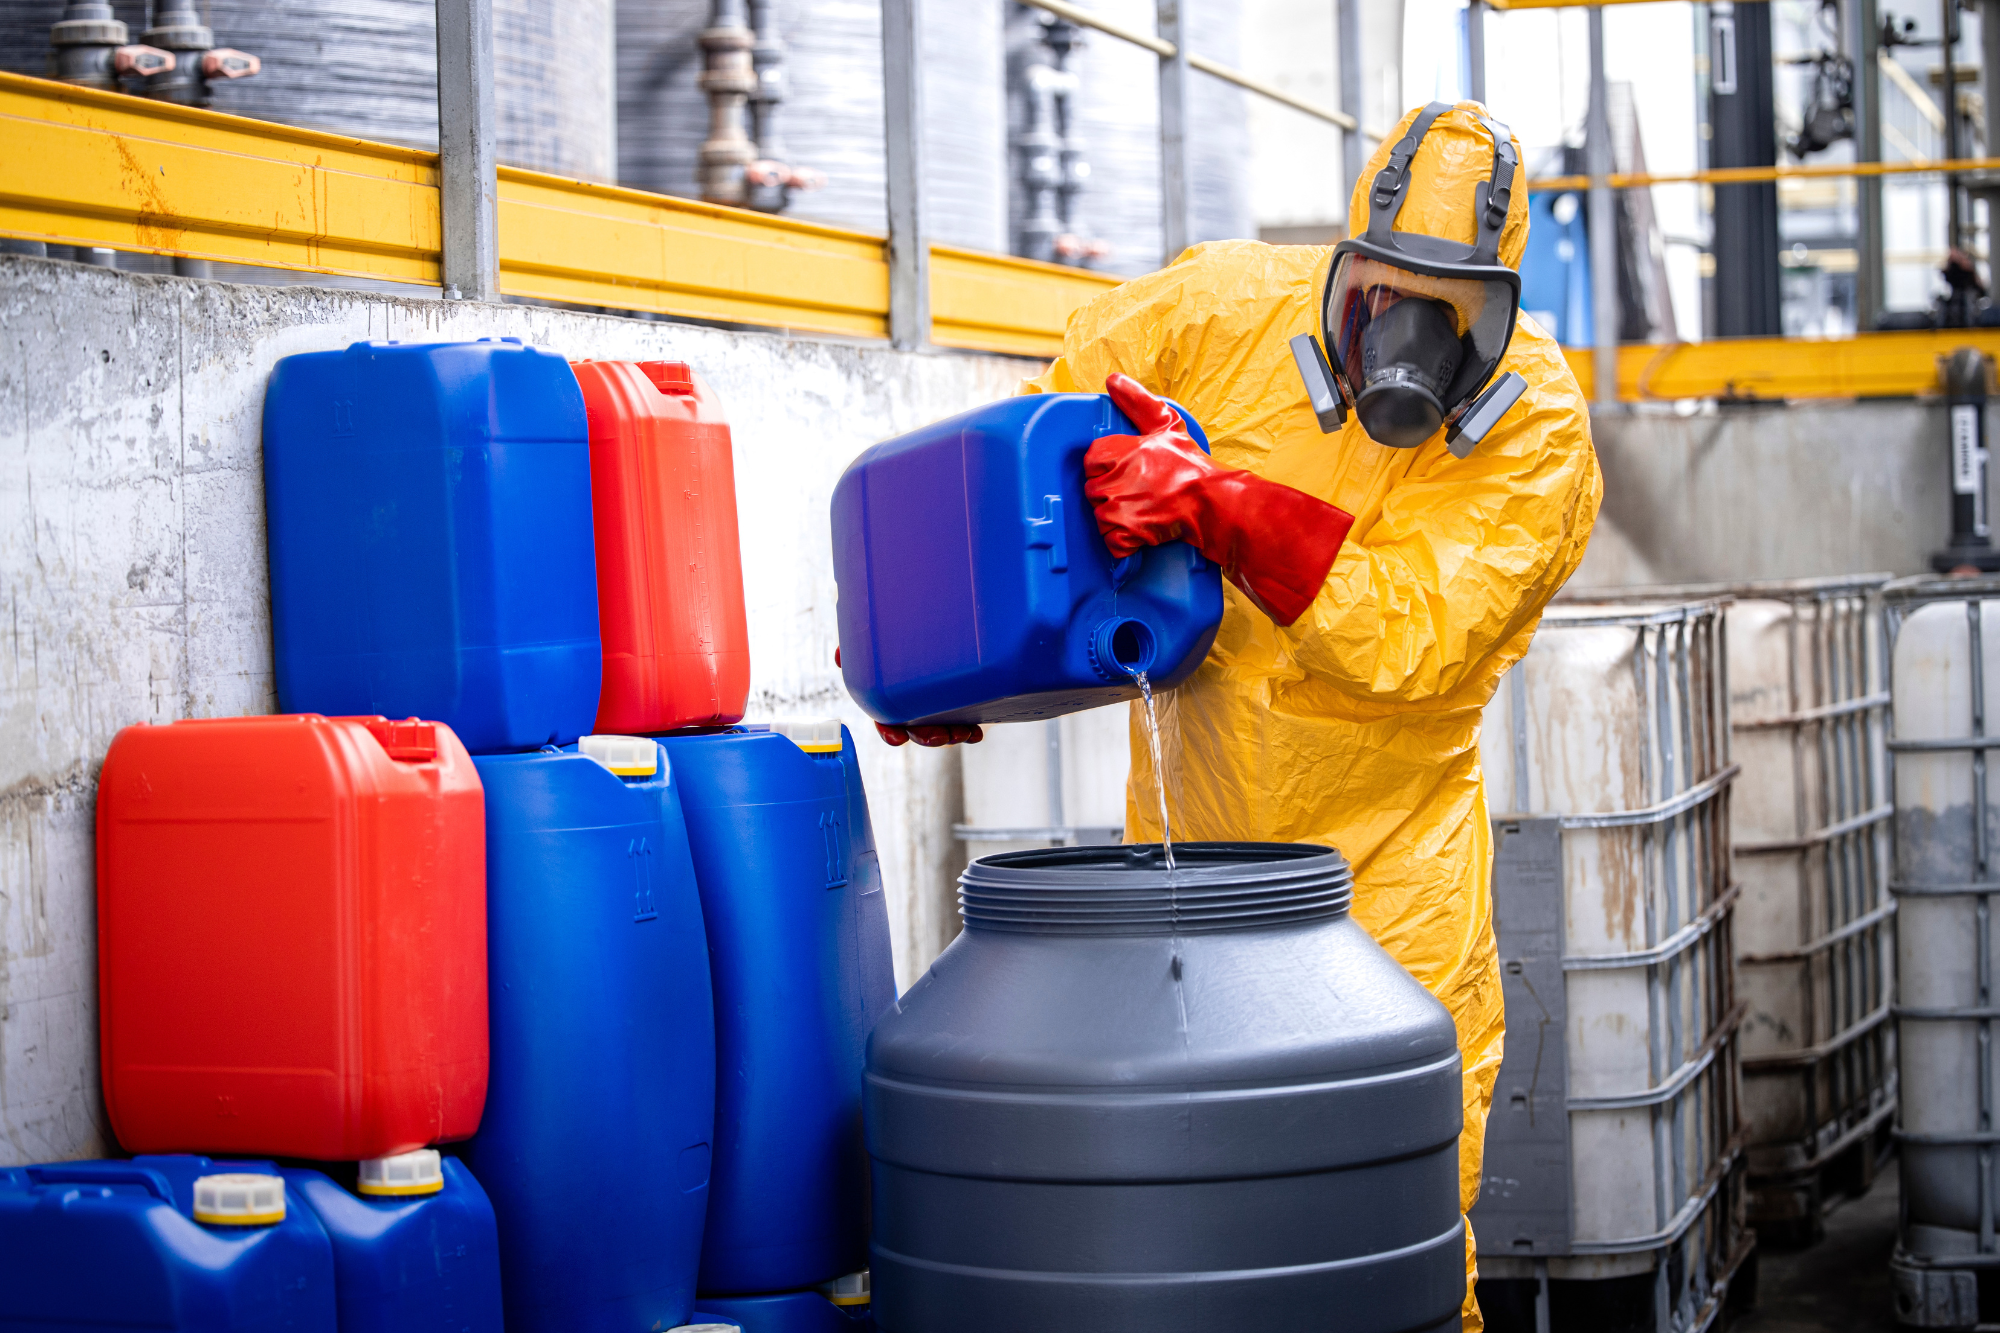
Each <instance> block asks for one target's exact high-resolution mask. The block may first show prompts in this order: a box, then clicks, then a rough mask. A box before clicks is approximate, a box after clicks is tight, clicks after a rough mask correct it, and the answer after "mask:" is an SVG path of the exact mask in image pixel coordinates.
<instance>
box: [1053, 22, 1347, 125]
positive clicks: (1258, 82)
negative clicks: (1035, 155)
mask: <svg viewBox="0 0 2000 1333" xmlns="http://www.w3.org/2000/svg"><path fill="white" fill-rule="evenodd" d="M1021 3H1022V4H1024V5H1027V6H1029V7H1030V8H1033V9H1041V10H1046V11H1047V12H1049V13H1051V14H1054V15H1055V16H1056V17H1057V18H1062V19H1067V20H1069V21H1070V22H1071V23H1074V24H1076V25H1077V26H1078V27H1082V28H1090V29H1093V30H1095V31H1097V32H1101V33H1103V34H1105V35H1106V36H1107V37H1116V38H1117V39H1118V40H1119V41H1121V42H1130V43H1131V44H1132V45H1134V46H1141V47H1144V48H1145V49H1146V50H1148V51H1151V52H1152V53H1153V54H1154V55H1156V56H1158V57H1160V58H1161V59H1162V60H1171V59H1173V58H1175V57H1176V56H1178V55H1179V54H1180V42H1179V39H1178V38H1176V39H1173V40H1167V39H1166V29H1165V28H1164V27H1163V28H1162V29H1161V35H1160V36H1159V37H1148V36H1146V34H1144V33H1142V32H1139V31H1136V30H1135V29H1132V28H1127V27H1125V26H1124V25H1122V24H1118V23H1113V22H1111V21H1110V20H1109V19H1104V18H1100V17H1098V16H1097V15H1096V14H1093V13H1092V12H1091V11H1089V10H1088V9H1082V8H1079V7H1078V6H1076V5H1072V4H1068V3H1066V0H1021ZM1187 64H1188V68H1190V69H1198V70H1200V71H1201V72H1202V73H1204V74H1207V75H1210V76H1212V77H1214V78H1218V79H1221V80H1222V81H1224V82H1225V83H1233V84H1235V85H1236V86H1237V87H1239V88H1245V89H1248V90H1249V91H1251V92H1253V93H1256V94H1257V95H1258V96H1259V97H1268V98H1270V99H1271V100H1272V101H1273V102H1281V103H1283V104H1284V105H1286V106H1288V107H1291V108H1292V109H1293V110H1295V111H1303V112H1305V113H1306V114H1307V115H1308V116H1317V117H1319V118H1320V119H1321V120H1324V121H1329V122H1331V123H1332V124H1335V125H1338V126H1340V127H1341V128H1342V129H1347V130H1351V129H1353V128H1354V127H1355V124H1356V121H1355V119H1354V117H1353V116H1352V115H1350V114H1348V112H1347V111H1345V110H1342V111H1335V110H1334V109H1333V108H1332V107H1325V106H1321V105H1320V104H1319V103H1317V102H1311V101H1307V100H1306V99H1305V98H1303V97H1294V96H1293V95H1292V94H1290V93H1288V92H1286V91H1284V90H1283V89H1282V88H1276V87H1273V86H1272V85H1270V84H1268V83H1265V82H1264V81H1263V80H1262V79H1257V78H1252V77H1251V76H1250V75H1248V74H1245V73H1244V72H1243V71H1242V70H1239V69H1231V68H1230V67H1229V66H1227V65H1223V64H1219V63H1217V62H1216V61H1213V60H1210V59H1209V58H1208V57H1207V56H1197V55H1190V56H1188V57H1187Z"/></svg>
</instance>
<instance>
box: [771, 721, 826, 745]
mask: <svg viewBox="0 0 2000 1333" xmlns="http://www.w3.org/2000/svg"><path fill="white" fill-rule="evenodd" d="M771 730H773V731H775V732H777V733H778V734H779V735H780V736H783V737H785V738H786V739H787V740H789V741H791V743H792V744H794V745H796V746H798V747H799V748H800V749H801V750H804V751H805V752H806V753H807V754H839V753H840V719H839V718H837V717H824V718H808V719H804V720H798V719H791V718H787V719H784V720H781V721H777V722H773V723H772V724H771Z"/></svg>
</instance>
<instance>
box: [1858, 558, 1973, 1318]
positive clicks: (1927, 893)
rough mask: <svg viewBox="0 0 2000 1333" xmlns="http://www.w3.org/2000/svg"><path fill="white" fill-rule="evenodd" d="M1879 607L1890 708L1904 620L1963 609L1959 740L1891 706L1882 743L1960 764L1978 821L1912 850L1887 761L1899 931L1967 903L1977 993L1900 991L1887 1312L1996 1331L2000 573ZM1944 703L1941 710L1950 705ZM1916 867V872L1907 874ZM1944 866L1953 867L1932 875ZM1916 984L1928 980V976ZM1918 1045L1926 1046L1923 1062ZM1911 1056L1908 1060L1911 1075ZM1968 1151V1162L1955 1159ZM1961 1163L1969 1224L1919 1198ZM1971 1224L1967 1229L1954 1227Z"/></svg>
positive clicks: (1906, 591) (1894, 589) (1908, 803)
mask: <svg viewBox="0 0 2000 1333" xmlns="http://www.w3.org/2000/svg"><path fill="white" fill-rule="evenodd" d="M1882 601H1883V611H1884V633H1883V645H1882V661H1883V672H1884V676H1885V678H1886V679H1887V680H1888V682H1889V685H1890V690H1891V694H1892V697H1893V698H1895V699H1899V700H1900V699H1904V698H1905V696H1904V689H1905V685H1904V682H1899V681H1898V680H1897V678H1896V672H1895V663H1896V648H1897V644H1898V642H1899V640H1900V638H1901V637H1902V635H1903V634H1904V632H1905V631H1906V630H1907V629H1908V628H1909V625H1910V622H1911V620H1912V618H1913V617H1915V616H1916V615H1917V614H1918V613H1920V612H1921V611H1923V610H1925V609H1926V608H1928V607H1931V606H1937V605H1947V606H1948V605H1949V604H1951V603H1960V604H1962V605H1963V606H1964V609H1965V619H1964V622H1963V623H1964V634H1965V640H1964V653H1965V662H1964V665H1965V671H1966V686H1967V699H1966V702H1967V703H1968V704H1969V708H1968V710H1967V715H1966V716H1965V717H1964V718H1963V719H1962V725H1963V730H1962V731H1961V732H1960V733H1959V734H1957V735H1950V734H1946V735H1941V736H1924V737H1911V736H1903V735H1899V734H1898V732H1899V731H1900V730H1901V729H1902V727H1903V726H1904V725H1906V723H1907V722H1908V721H1909V719H1907V718H1906V719H1900V720H1899V719H1897V718H1896V715H1895V712H1894V704H1893V703H1892V711H1891V713H1890V718H1891V729H1890V738H1889V743H1888V748H1889V752H1890V754H1891V756H1892V758H1895V759H1902V758H1905V757H1908V758H1912V759H1918V758H1921V757H1924V756H1936V757H1939V758H1945V757H1952V758H1958V757H1962V758H1963V760H1964V762H1965V763H1966V764H1967V766H1968V768H1969V773H1968V774H1966V776H1967V777H1969V787H1970V795H1971V810H1972V811H1973V812H1983V813H1984V817H1973V818H1970V819H1969V820H1967V825H1968V828H1967V830H1966V831H1967V834H1968V837H1967V838H1966V840H1965V842H1966V845H1965V846H1963V847H1957V846H1952V845H1950V843H1949V839H1948V838H1945V837H1938V836H1936V835H1935V833H1934V834H1933V836H1931V837H1930V838H1928V839H1925V841H1926V842H1927V843H1930V844H1937V845H1938V846H1928V845H1927V846H1923V847H1919V846H1917V845H1915V844H1916V841H1917V840H1916V839H1914V838H1913V837H1912V836H1911V834H1912V832H1913V829H1912V828H1905V827H1904V825H1905V820H1906V817H1907V816H1908V814H1909V813H1910V812H1911V809H1912V807H1913V806H1915V805H1916V802H1915V801H1914V800H1913V799H1912V797H1913V794H1914V793H1913V792H1911V791H1905V790H1899V788H1898V785H1897V783H1898V780H1899V777H1900V775H1899V773H1898V772H1897V769H1898V768H1899V767H1900V764H1892V766H1891V768H1890V774H1889V790H1890V794H1891V798H1892V800H1893V802H1894V808H1895V812H1896V829H1897V832H1896V860H1895V875H1894V878H1893V879H1892V880H1891V881H1890V886H1889V887H1890V892H1891V893H1893V894H1894V895H1895V897H1896V900H1897V902H1898V905H1899V907H1900V908H1901V913H1902V916H1903V922H1902V930H1903V931H1904V932H1911V931H1918V930H1921V929H1923V928H1924V927H1925V926H1926V925H1927V924H1928V922H1927V920H1926V918H1927V917H1928V916H1930V915H1933V914H1935V915H1936V916H1938V917H1939V918H1940V919H1941V920H1942V921H1943V922H1944V923H1945V924H1946V927H1947V929H1951V928H1954V927H1956V926H1959V925H1962V924H1964V923H1963V921H1962V920H1959V919H1954V918H1962V916H1963V913H1962V910H1961V911H1959V912H1955V913H1954V912H1952V907H1953V905H1954V904H1957V903H1962V902H1964V901H1966V900H1969V901H1970V903H1971V905H1972V913H1971V918H1972V919H1971V923H1970V924H1971V927H1972V932H1971V933H1972V946H1973V954H1972V964H1973V966H1972V969H1971V976H1970V977H1969V978H1967V979H1969V980H1970V981H1971V982H1972V991H1973V993H1972V994H1971V995H1970V996H1968V997H1962V998H1969V999H1971V1001H1972V1003H1970V1004H1965V1003H1956V1004H1923V1005H1913V1004H1908V1003H1904V1002H1903V1000H1904V997H1903V996H1902V995H1900V994H1899V995H1898V997H1897V1000H1898V1002H1897V1004H1896V1005H1895V1009H1894V1012H1895V1017H1896V1023H1897V1028H1898V1036H1899V1042H1898V1045H1899V1055H1900V1057H1901V1059H1902V1063H1903V1066H1904V1067H1903V1099H1902V1106H1901V1114H1900V1116H1899V1117H1898V1125H1897V1130H1896V1135H1895V1137H1896V1141H1897V1143H1898V1145H1899V1147H1900V1150H1901V1153H1902V1158H1903V1160H1902V1164H1901V1165H1902V1172H1903V1180H1904V1191H1903V1201H1902V1219H1901V1226H1900V1227H1899V1229H1898V1234H1897V1238H1896V1250H1895V1253H1894V1255H1893V1256H1892V1257H1891V1259H1890V1275H1891V1278H1892V1280H1893V1282H1894V1284H1895V1293H1896V1313H1897V1318H1898V1321H1899V1322H1900V1323H1902V1324H1905V1325H1909V1326H1913V1327H1920V1328H1956V1329H1981V1330H1986V1329H2000V1323H1994V1322H1991V1321H1982V1320H1981V1319H1980V1317H1979V1316H1980V1305H1981V1301H1980V1299H1979V1296H1980V1292H1979V1289H1980V1287H1981V1286H1982V1285H1983V1286H1987V1287H1988V1288H1989V1290H1990V1289H1991V1288H1992V1287H1993V1285H1994V1283H1995V1280H1996V1276H2000V1235H1996V1226H2000V1222H1996V1213H2000V1203H1996V1198H2000V1181H1997V1180H1996V1178H1995V1176H1996V1167H1997V1166H2000V1162H1996V1154H1995V1151H1994V1150H1995V1145H1996V1144H2000V1125H1996V1124H1995V1120H1996V1105H1995V1103H1996V1101H2000V1097H1996V1089H1995V1085H1994V1072H1995V1071H1994V1054H1993V1038H1994V1024H1995V1022H1996V1020H2000V1002H1996V999H1995V995H1994V981H1995V978H1994V971H1995V966H1994V939H1993V900H1994V897H1995V896H1996V895H2000V865H1996V864H1995V856H1994V850H1995V849H1994V845H1993V844H1994V839H1995V836H1996V833H2000V829H1996V828H1995V827H1994V818H1993V816H1994V813H1995V812H1994V810H1993V803H1992V800H1991V796H1992V792H1991V789H1990V783H1989V776H1988V772H1987V769H1988V763H1987V752H1988V751H1989V750H1994V749H2000V735H1995V734H1993V733H1991V732H1989V730H1988V716H1987V708H1988V704H1989V701H1988V699H1987V697H1986V694H1987V690H1986V673H1987V667H1986V663H1985V655H1986V643H1985V639H1986V636H1987V634H1988V633H1989V632H2000V578H1994V577H1985V578H1928V577H1920V578H1913V579H1904V580H1899V581H1898V582H1896V583H1893V584H1891V585H1889V587H1887V588H1886V589H1884V590H1883V594H1882ZM1947 660H1948V659H1947ZM1905 702H1906V711H1915V710H1914V709H1911V708H1907V703H1908V701H1907V700H1905ZM1944 702H1945V703H1946V704H1947V705H1949V704H1955V703H1956V702H1957V701H1956V700H1955V699H1954V700H1946V701H1944ZM1932 720H1935V719H1932ZM1918 776H1923V775H1918ZM1940 847H1941V848H1942V850H1943V851H1944V853H1945V859H1947V860H1949V859H1953V856H1954V854H1956V853H1963V854H1964V859H1963V860H1962V861H1960V862H1959V863H1958V864H1956V865H1952V866H1949V867H1941V866H1938V865H1936V863H1935V861H1934V860H1933V859H1932V857H1931V856H1930V855H1927V853H1932V852H1935V851H1937V850H1939V848H1940ZM1913 868H1914V869H1917V870H1918V871H1919V873H1918V874H1914V875H1913V874H1912V873H1911V871H1912V869H1913ZM1940 870H1946V871H1949V872H1954V873H1944V874H1940V873H1936V872H1937V871H1940ZM1927 961H1929V960H1927ZM1940 961H1942V960H1940ZM1937 970H1938V971H1939V972H1944V971H1946V970H1947V968H1946V967H1944V966H1940V967H1939V968H1938V969H1937ZM1910 980H1911V976H1910V974H1909V973H1907V972H1906V973H1905V976H1904V986H1903V987H1902V988H1899V989H1909V988H1910V986H1909V982H1910ZM1918 980H1919V981H1920V984H1925V985H1928V981H1929V979H1928V978H1919V979H1918ZM1954 1028H1961V1029H1962V1028H1970V1029H1971V1032H1970V1034H1968V1035H1970V1036H1971V1038H1972V1047H1973V1052H1974V1060H1973V1069H1972V1070H1971V1071H1970V1072H1971V1073H1972V1074H1973V1077H1972V1078H1971V1080H1970V1081H1971V1082H1973V1083H1974V1084H1975V1086H1974V1087H1973V1088H1972V1089H1970V1090H1969V1093H1970V1095H1961V1096H1952V1095H1950V1094H1956V1093H1960V1092H1961V1089H1960V1088H1959V1086H1958V1084H1959V1081H1960V1080H1959V1079H1957V1078H1940V1077H1938V1075H1940V1074H1943V1075H1955V1074H1959V1073H1962V1072H1967V1071H1961V1070H1959V1069H1957V1068H1955V1067H1953V1066H1952V1065H1951V1064H1950V1063H1949V1061H1948V1058H1947V1059H1946V1060H1942V1061H1941V1060H1938V1059H1937V1058H1936V1056H1937V1052H1936V1051H1933V1050H1931V1048H1932V1047H1933V1045H1936V1046H1938V1047H1940V1048H1943V1049H1946V1050H1947V1052H1948V1047H1946V1042H1948V1040H1949V1037H1950V1035H1951V1032H1952V1030H1953V1029H1954ZM1913 1038H1914V1039H1915V1040H1913ZM1913 1048H1914V1049H1913ZM1919 1051H1922V1052H1926V1053H1927V1055H1928V1058H1927V1055H1926V1054H1919ZM1913 1055H1915V1056H1916V1057H1917V1066H1916V1067H1915V1068H1913V1067H1912V1056H1913ZM1926 1075H1928V1077H1926ZM1939 1084H1948V1085H1949V1086H1944V1087H1940V1086H1938V1085H1939ZM1940 1093H1944V1094H1946V1095H1943V1096H1940V1095H1939V1094H1940ZM1912 1122H1914V1123H1915V1125H1916V1127H1915V1128H1912ZM1967 1157H1970V1159H1971V1162H1970V1163H1967V1162H1966V1161H1965V1160H1964V1159H1965V1158H1967ZM1968 1164H1970V1165H1973V1166H1974V1170H1973V1172H1972V1173H1971V1174H1972V1195H1973V1198H1974V1200H1975V1203H1974V1206H1973V1208H1972V1209H1971V1210H1970V1214H1969V1216H1966V1217H1945V1216H1933V1215H1930V1209H1929V1207H1928V1206H1927V1200H1926V1197H1924V1196H1928V1197H1931V1198H1944V1197H1945V1196H1946V1195H1948V1193H1949V1192H1950V1185H1951V1183H1955V1182H1952V1181H1949V1180H1947V1181H1946V1182H1945V1188H1944V1189H1939V1188H1937V1185H1938V1183H1939V1178H1940V1177H1949V1178H1962V1175H1963V1167H1964V1166H1965V1165H1968ZM1913 1176H1914V1177H1915V1179H1913ZM1967 1221H1971V1222H1973V1223H1974V1226H1973V1227H1970V1228H1966V1227H1963V1226H1962V1225H1961V1224H1963V1223H1964V1222H1967ZM1982 1279H1983V1281H1982ZM1988 1303H1989V1304H1990V1303H1991V1301H1990V1298H1989V1301H1988Z"/></svg>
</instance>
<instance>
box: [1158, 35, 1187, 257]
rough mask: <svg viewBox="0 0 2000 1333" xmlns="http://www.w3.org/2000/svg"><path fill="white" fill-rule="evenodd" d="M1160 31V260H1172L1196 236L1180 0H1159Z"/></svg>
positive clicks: (1185, 57) (1185, 63)
mask: <svg viewBox="0 0 2000 1333" xmlns="http://www.w3.org/2000/svg"><path fill="white" fill-rule="evenodd" d="M1156 12H1157V13H1158V15H1159V27H1160V37H1161V39H1162V40H1163V41H1165V42H1166V43H1167V44H1168V46H1169V48H1170V49H1169V50H1168V51H1167V52H1165V53H1162V54H1161V56H1160V248H1161V251H1162V254H1161V257H1160V263H1161V264H1162V265H1163V266H1164V265H1166V264H1171V263H1173V262H1174V260H1175V259H1177V258H1179V257H1180V253H1181V251H1183V250H1185V249H1187V248H1188V245H1189V244H1190V242H1192V241H1193V239H1194V227H1193V217H1192V212H1191V205H1190V198H1189V193H1188V150H1187V71H1188V61H1187V52H1186V50H1185V49H1184V48H1185V45H1186V43H1185V40H1184V38H1183V35H1182V32H1181V0H1157V10H1156Z"/></svg>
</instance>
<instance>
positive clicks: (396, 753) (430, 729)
mask: <svg viewBox="0 0 2000 1333" xmlns="http://www.w3.org/2000/svg"><path fill="white" fill-rule="evenodd" d="M366 725H367V727H368V733H369V734H370V735H371V736H373V737H374V738H375V739H376V741H377V742H378V743H380V745H381V746H382V748H383V749H384V750H386V751H387V752H388V754H389V757H390V758H391V759H394V760H397V761H399V762H401V763H405V764H427V763H430V762H432V761H433V760H435V759H436V758H437V757H438V743H437V724H436V723H434V722H419V721H418V720H417V719H416V718H413V717H406V718H404V719H403V720H402V721H401V722H391V721H390V720H389V719H388V718H386V717H371V718H369V719H368V720H367V724H366Z"/></svg>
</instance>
